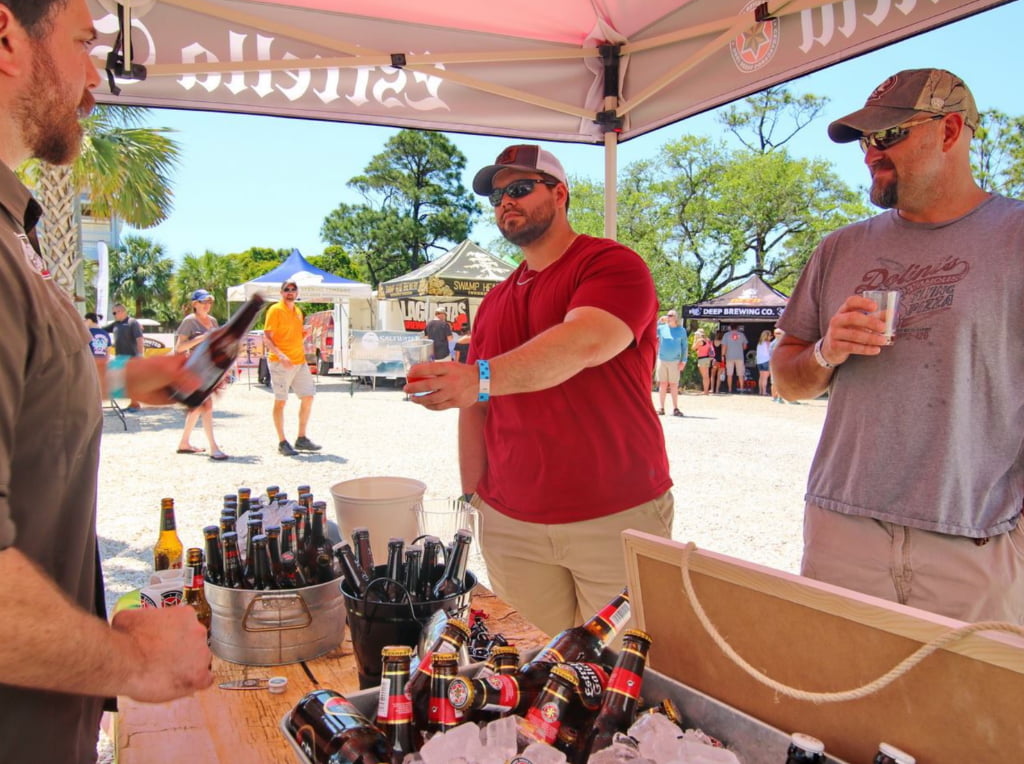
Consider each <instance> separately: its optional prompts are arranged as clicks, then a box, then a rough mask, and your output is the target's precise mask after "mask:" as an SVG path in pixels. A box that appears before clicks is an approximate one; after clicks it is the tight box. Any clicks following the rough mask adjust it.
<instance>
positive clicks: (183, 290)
mask: <svg viewBox="0 0 1024 764" xmlns="http://www.w3.org/2000/svg"><path fill="white" fill-rule="evenodd" d="M243 280H244V279H242V277H241V268H240V267H239V265H238V263H237V261H236V260H235V259H234V258H231V257H226V256H224V255H218V254H216V253H215V252H210V251H209V250H207V251H206V252H205V253H204V254H202V255H198V256H197V255H185V257H184V258H182V260H181V264H180V265H179V266H178V268H177V271H176V272H175V275H174V285H173V289H172V292H173V296H174V299H175V302H177V303H178V304H179V305H187V304H188V302H189V297H190V295H191V294H192V292H194V291H195V290H196V289H207V290H209V291H210V293H211V294H212V295H213V296H214V298H215V300H214V303H213V310H212V311H211V312H212V313H213V315H214V317H215V318H216V319H217V320H218V321H219V322H221V323H224V321H226V320H227V318H228V300H227V291H228V287H229V286H232V285H234V284H238V283H239V282H241V281H243Z"/></svg>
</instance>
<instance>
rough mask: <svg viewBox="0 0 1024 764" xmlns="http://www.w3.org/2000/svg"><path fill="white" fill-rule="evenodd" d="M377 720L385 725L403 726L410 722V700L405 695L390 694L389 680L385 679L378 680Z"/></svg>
mask: <svg viewBox="0 0 1024 764" xmlns="http://www.w3.org/2000/svg"><path fill="white" fill-rule="evenodd" d="M377 719H378V721H380V722H383V723H386V724H404V723H405V722H411V721H412V700H410V699H409V696H408V695H406V694H405V693H402V694H401V695H394V694H392V692H391V680H390V679H388V678H387V677H383V678H382V679H381V680H380V699H379V701H378V702H377Z"/></svg>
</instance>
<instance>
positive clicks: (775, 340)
mask: <svg viewBox="0 0 1024 764" xmlns="http://www.w3.org/2000/svg"><path fill="white" fill-rule="evenodd" d="M785 334H786V333H785V332H784V331H782V330H781V329H780V328H779V327H777V326H776V327H775V328H774V329H773V330H772V341H771V344H769V345H768V368H769V370H771V359H772V356H773V355H775V348H777V347H778V346H779V342H780V341H781V340H782V338H783V336H784V335H785ZM772 401H774V402H775V403H785V401H784V400H782V396H781V395H779V386H778V385H776V384H775V382H774V380H773V381H772ZM795 402H796V401H794V403H795Z"/></svg>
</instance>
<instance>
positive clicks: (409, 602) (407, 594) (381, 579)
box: [360, 576, 430, 629]
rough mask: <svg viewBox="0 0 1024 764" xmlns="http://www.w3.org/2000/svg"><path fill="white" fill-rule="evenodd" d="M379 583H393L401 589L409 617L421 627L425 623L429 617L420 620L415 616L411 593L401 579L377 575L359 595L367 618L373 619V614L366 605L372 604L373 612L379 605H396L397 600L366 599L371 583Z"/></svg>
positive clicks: (371, 586)
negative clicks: (361, 594) (373, 600)
mask: <svg viewBox="0 0 1024 764" xmlns="http://www.w3.org/2000/svg"><path fill="white" fill-rule="evenodd" d="M381 583H387V584H394V585H395V586H397V587H398V588H399V589H401V590H402V594H403V595H404V596H403V599H404V600H405V603H406V604H407V605H408V606H409V617H410V618H412V620H414V621H415V622H416V623H418V624H419V625H420V628H421V629H422V628H423V627H424V626H426V625H427V621H429V620H430V619H429V618H427V619H425V620H422V621H421V620H420V619H419V618H417V617H416V608H415V607H414V603H413V601H412V593H411V592H410V591H409V590H408V589H407V588H406V586H405V584H403V583H402V582H401V581H396V580H395V579H393V578H388V577H387V576H378V577H377V578H375V579H373V580H372V581H370V583H368V584H367V585H366V591H365V592H363V596H362V597H360V599H361V600H362V601H363V612H365V613H366V617H367V618H368V619H370V620H373V614H372V613H371V612H370V610H369V608H368V607H367V606H368V605H373V606H374V612H376V610H377V607H378V606H380V605H396V604H398V603H397V602H380V601H377V602H371V601H369V600H368V599H366V598H367V597H368V596H369V594H370V589H371V588H373V585H374V584H381Z"/></svg>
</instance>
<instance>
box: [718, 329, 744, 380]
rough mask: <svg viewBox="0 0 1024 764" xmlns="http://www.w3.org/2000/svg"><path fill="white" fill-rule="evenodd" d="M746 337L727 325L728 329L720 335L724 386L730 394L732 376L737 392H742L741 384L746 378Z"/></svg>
mask: <svg viewBox="0 0 1024 764" xmlns="http://www.w3.org/2000/svg"><path fill="white" fill-rule="evenodd" d="M746 353H747V335H745V334H744V333H743V332H742V331H741V330H739V329H737V328H736V326H735V325H733V324H729V328H728V329H727V330H726V331H725V333H724V334H722V358H723V360H724V361H725V384H726V386H727V387H728V388H729V392H730V393H731V392H732V375H733V373H734V372H735V374H736V377H737V380H738V385H739V392H743V383H744V382H745V381H746V378H747V369H746V365H747V355H746Z"/></svg>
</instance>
